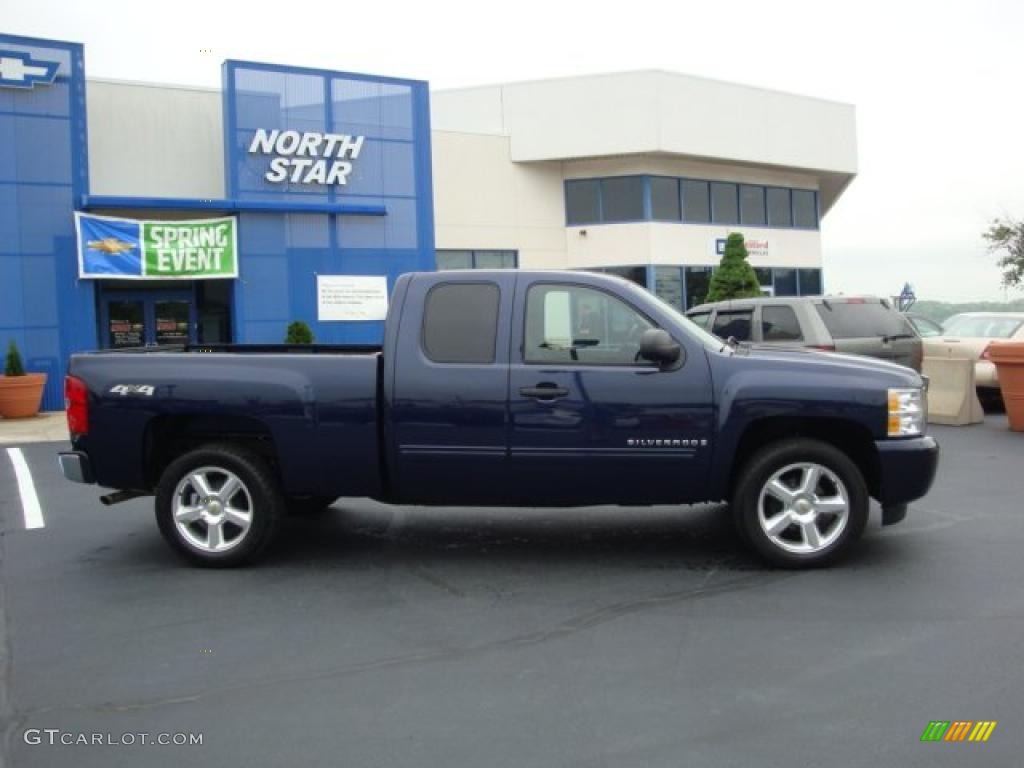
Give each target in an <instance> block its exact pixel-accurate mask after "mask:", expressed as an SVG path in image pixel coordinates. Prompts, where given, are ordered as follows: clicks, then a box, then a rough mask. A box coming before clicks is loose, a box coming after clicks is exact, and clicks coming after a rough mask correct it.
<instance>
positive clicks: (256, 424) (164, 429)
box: [143, 413, 280, 488]
mask: <svg viewBox="0 0 1024 768" xmlns="http://www.w3.org/2000/svg"><path fill="white" fill-rule="evenodd" d="M210 444H220V445H224V444H230V445H234V446H238V447H244V448H245V449H247V450H248V451H250V452H252V453H254V454H256V455H258V456H260V457H261V458H262V459H263V460H264V461H266V462H267V464H268V466H269V467H270V468H271V469H272V470H273V471H274V472H275V473H276V474H278V475H279V474H280V466H279V463H278V460H277V448H276V446H275V443H274V438H273V434H272V433H271V431H270V429H269V427H268V426H267V425H266V424H265V423H263V422H262V421H260V420H259V419H256V418H252V417H248V416H234V415H227V416H216V415H215V416H211V415H210V414H198V413H195V414H190V413H184V414H181V413H179V414H172V415H165V416H157V417H156V418H154V419H152V420H151V421H150V422H149V424H148V425H147V427H146V433H145V437H144V440H143V457H144V458H143V472H144V474H145V482H146V484H147V486H148V487H149V488H155V487H156V485H157V483H159V481H160V476H161V475H162V474H163V472H164V470H165V469H166V468H167V467H168V465H170V464H171V462H173V461H174V460H175V459H177V458H178V457H179V456H183V455H184V454H186V453H188V452H189V451H192V450H195V449H196V448H200V447H202V446H204V445H210Z"/></svg>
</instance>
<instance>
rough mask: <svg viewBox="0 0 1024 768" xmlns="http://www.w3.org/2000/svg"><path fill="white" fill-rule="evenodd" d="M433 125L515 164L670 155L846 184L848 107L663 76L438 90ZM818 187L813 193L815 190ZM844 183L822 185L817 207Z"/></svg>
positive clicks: (851, 147)
mask: <svg viewBox="0 0 1024 768" xmlns="http://www.w3.org/2000/svg"><path fill="white" fill-rule="evenodd" d="M431 100H432V102H433V107H432V115H433V120H434V126H435V127H436V128H443V129H445V130H451V131H474V132H480V131H493V132H498V131H497V130H496V128H497V126H498V125H499V124H500V126H501V129H500V133H503V134H504V135H507V136H509V137H510V140H511V141H510V144H509V147H510V155H509V156H510V158H511V159H512V160H513V161H517V162H533V161H541V160H562V159H570V158H584V157H600V156H609V155H636V154H650V153H670V154H674V155H679V156H686V157H689V158H692V159H702V158H703V159H714V160H716V161H726V162H734V163H740V164H744V165H761V166H776V167H783V168H791V169H803V170H807V171H812V172H815V173H821V174H829V175H838V176H846V177H852V176H853V175H854V174H856V172H857V137H856V117H855V110H854V107H853V106H852V105H849V104H841V103H838V102H832V101H825V100H823V99H816V98H811V97H807V96H798V95H795V94H789V93H781V92H778V91H770V90H766V89H762V88H752V87H749V86H745V85H738V84H735V83H726V82H721V81H717V80H709V79H706V78H700V77H691V76H688V75H679V74H674V73H669V72H659V71H644V72H626V73H617V74H608V75H593V76H585V77H570V78H561V79H554V80H542V81H534V82H525V83H511V84H507V85H498V86H487V87H483V88H467V89H461V90H454V91H441V92H438V93H435V94H432V95H431ZM815 186H818V185H817V184H816V185H815ZM843 186H844V185H843V184H842V183H841V182H840V183H830V184H828V185H827V186H826V185H823V189H822V192H823V195H822V206H823V209H824V210H828V208H829V207H830V206H831V205H832V203H833V201H834V199H835V197H836V196H837V195H838V194H839V193H840V192H841V189H842V187H843Z"/></svg>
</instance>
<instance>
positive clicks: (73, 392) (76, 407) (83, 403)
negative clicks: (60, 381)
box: [64, 376, 89, 435]
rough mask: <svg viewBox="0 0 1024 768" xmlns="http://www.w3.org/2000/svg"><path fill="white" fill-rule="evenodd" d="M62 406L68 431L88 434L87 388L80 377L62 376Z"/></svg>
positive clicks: (76, 433) (74, 433)
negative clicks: (64, 410)
mask: <svg viewBox="0 0 1024 768" xmlns="http://www.w3.org/2000/svg"><path fill="white" fill-rule="evenodd" d="M64 408H65V409H66V412H67V417H68V431H69V432H71V434H73V435H85V434H88V433H89V390H88V389H87V388H86V386H85V382H83V381H82V380H81V379H76V378H75V377H74V376H65V377H64Z"/></svg>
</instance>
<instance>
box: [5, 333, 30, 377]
mask: <svg viewBox="0 0 1024 768" xmlns="http://www.w3.org/2000/svg"><path fill="white" fill-rule="evenodd" d="M24 375H25V366H24V365H22V364H21V353H20V352H19V351H18V345H17V344H15V343H14V339H11V343H10V344H8V345H7V357H6V358H5V359H4V376H24Z"/></svg>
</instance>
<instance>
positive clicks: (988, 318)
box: [924, 312, 1024, 394]
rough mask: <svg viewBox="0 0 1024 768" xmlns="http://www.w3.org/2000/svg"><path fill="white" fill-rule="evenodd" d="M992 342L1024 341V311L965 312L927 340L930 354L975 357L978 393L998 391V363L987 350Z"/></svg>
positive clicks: (945, 323)
mask: <svg viewBox="0 0 1024 768" xmlns="http://www.w3.org/2000/svg"><path fill="white" fill-rule="evenodd" d="M993 341H1024V312H963V313H961V314H959V315H953V316H952V317H951V318H949V319H948V320H946V322H944V323H943V324H942V335H940V336H930V337H928V338H926V339H924V353H925V356H927V357H933V356H934V357H958V358H969V359H971V360H974V361H975V363H974V380H975V385H976V386H977V387H978V389H979V390H980V392H979V394H995V392H993V390H995V391H998V390H999V379H998V378H997V377H996V366H995V364H994V363H993V362H992V361H991V360H989V359H987V357H986V356H985V350H986V349H987V348H988V345H989V344H991V343H992V342H993Z"/></svg>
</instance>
